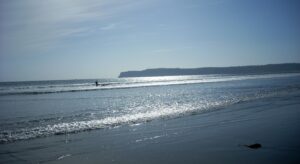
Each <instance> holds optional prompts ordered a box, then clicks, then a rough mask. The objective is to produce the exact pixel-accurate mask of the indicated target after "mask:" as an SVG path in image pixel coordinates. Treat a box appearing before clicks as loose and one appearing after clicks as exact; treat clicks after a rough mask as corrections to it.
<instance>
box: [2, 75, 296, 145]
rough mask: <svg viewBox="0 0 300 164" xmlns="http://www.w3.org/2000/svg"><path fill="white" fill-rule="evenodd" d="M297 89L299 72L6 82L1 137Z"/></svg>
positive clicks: (201, 108) (63, 130) (169, 113)
mask: <svg viewBox="0 0 300 164" xmlns="http://www.w3.org/2000/svg"><path fill="white" fill-rule="evenodd" d="M95 81H98V84H99V85H98V86H96V85H95ZM293 95H294V96H299V95H300V74H297V73H294V74H268V75H244V76H234V75H205V76H204V75H200V76H164V77H143V78H142V77H140V78H117V79H87V80H56V81H32V82H2V83H0V143H1V144H9V143H11V142H17V141H21V140H28V139H35V138H40V137H49V136H52V135H60V134H70V133H81V132H84V131H89V130H96V129H97V130H101V129H109V128H112V127H116V126H123V125H130V124H136V123H147V122H149V121H152V120H156V119H161V120H163V119H177V118H180V117H186V116H191V115H198V114H202V113H205V112H211V111H214V110H222V108H224V107H226V106H230V105H233V104H236V103H242V102H247V101H256V100H261V99H264V98H268V97H278V98H285V97H288V96H293Z"/></svg>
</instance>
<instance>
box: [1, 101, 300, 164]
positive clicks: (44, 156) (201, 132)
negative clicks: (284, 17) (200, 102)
mask: <svg viewBox="0 0 300 164" xmlns="http://www.w3.org/2000/svg"><path fill="white" fill-rule="evenodd" d="M299 138H300V97H297V96H293V97H292V96H291V97H287V98H286V99H283V98H276V97H275V98H265V99H261V100H259V101H250V102H243V103H239V104H235V105H232V106H228V107H226V108H225V109H219V110H215V111H211V112H207V113H202V114H195V115H190V116H183V117H180V118H172V119H159V120H154V121H150V122H146V123H141V124H133V125H125V126H124V125H123V126H120V127H114V128H110V129H101V130H94V131H88V132H81V133H76V134H68V135H57V136H50V137H45V138H39V139H33V140H26V141H18V142H14V143H9V144H2V145H0V163H299V162H300V157H299V153H300V142H299ZM254 143H259V144H261V145H262V147H261V148H258V149H250V148H248V147H245V146H243V145H245V144H254Z"/></svg>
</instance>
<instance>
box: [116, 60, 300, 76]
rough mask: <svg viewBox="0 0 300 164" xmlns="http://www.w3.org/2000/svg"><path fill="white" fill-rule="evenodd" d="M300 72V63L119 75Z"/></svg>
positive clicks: (150, 71)
mask: <svg viewBox="0 0 300 164" xmlns="http://www.w3.org/2000/svg"><path fill="white" fill-rule="evenodd" d="M296 72H300V63H286V64H268V65H253V66H235V67H204V68H189V69H181V68H156V69H146V70H142V71H127V72H121V73H120V75H119V77H120V78H121V77H151V76H177V75H208V74H233V75H244V74H271V73H296Z"/></svg>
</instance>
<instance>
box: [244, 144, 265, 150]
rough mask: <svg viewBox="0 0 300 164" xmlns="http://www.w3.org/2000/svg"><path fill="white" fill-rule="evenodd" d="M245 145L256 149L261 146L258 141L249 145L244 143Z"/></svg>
mask: <svg viewBox="0 0 300 164" xmlns="http://www.w3.org/2000/svg"><path fill="white" fill-rule="evenodd" d="M245 146H246V147H248V148H251V149H258V148H261V147H262V146H261V144H259V143H255V144H251V145H245Z"/></svg>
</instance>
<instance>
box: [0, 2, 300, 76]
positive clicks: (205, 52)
mask: <svg viewBox="0 0 300 164" xmlns="http://www.w3.org/2000/svg"><path fill="white" fill-rule="evenodd" d="M299 29H300V1H298V0H118V1H116V0H48V1H47V0H1V1H0V81H15V80H47V79H80V78H107V77H117V76H118V74H119V72H121V71H126V70H141V69H145V68H157V67H181V68H192V67H205V66H231V65H252V64H268V63H286V62H300V30H299Z"/></svg>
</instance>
